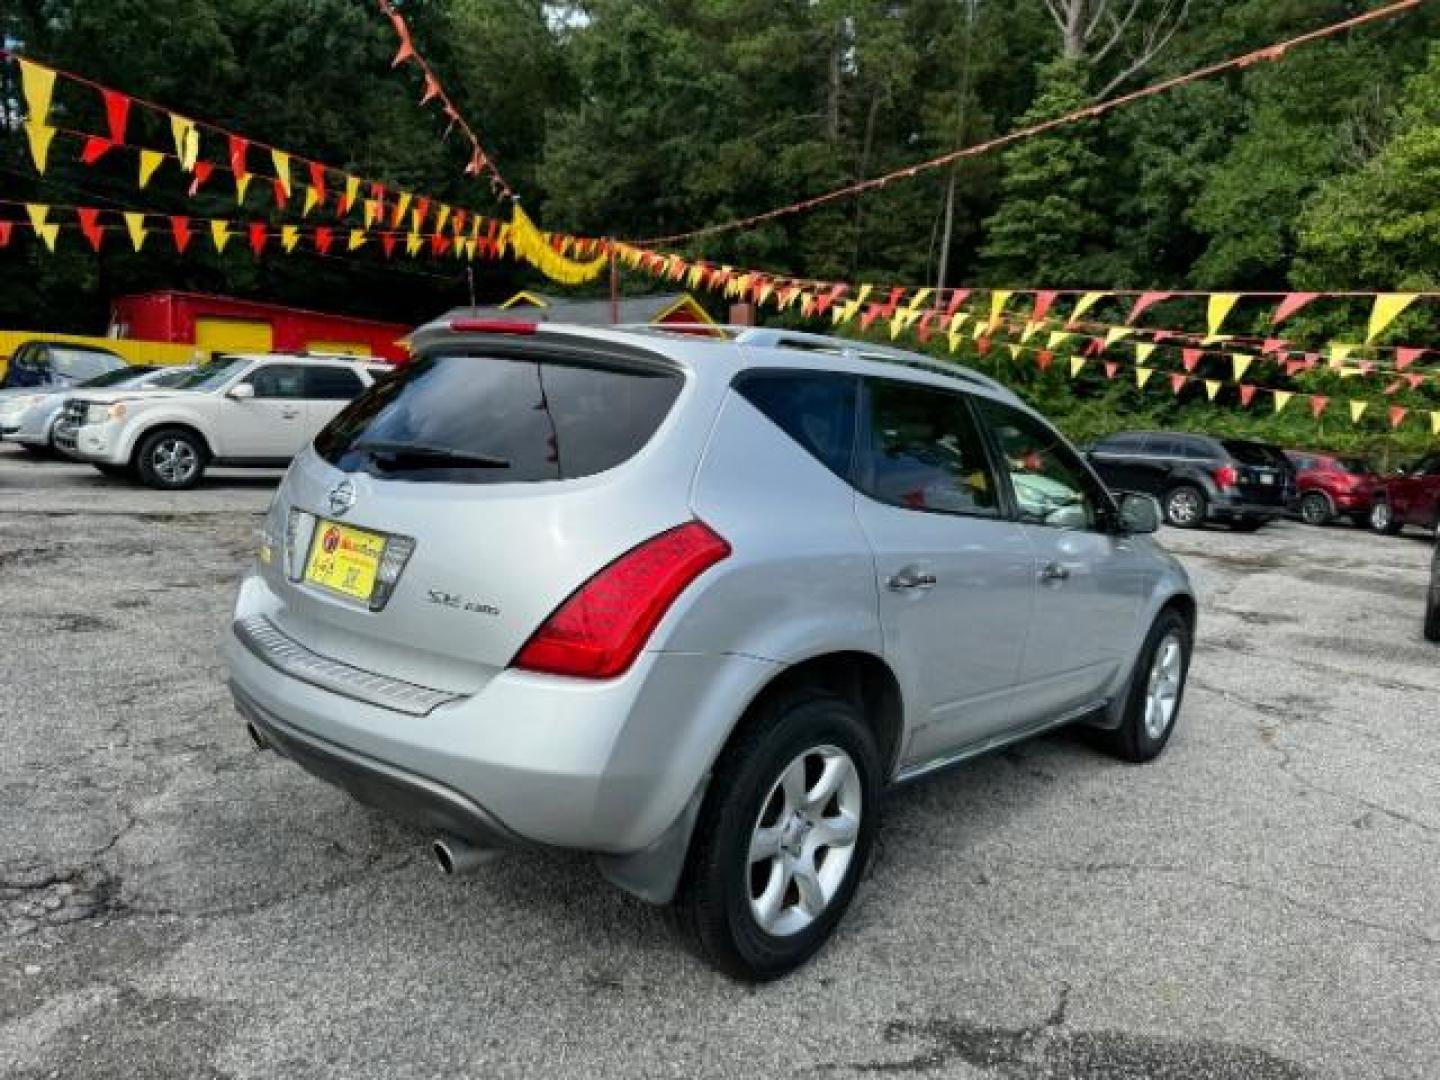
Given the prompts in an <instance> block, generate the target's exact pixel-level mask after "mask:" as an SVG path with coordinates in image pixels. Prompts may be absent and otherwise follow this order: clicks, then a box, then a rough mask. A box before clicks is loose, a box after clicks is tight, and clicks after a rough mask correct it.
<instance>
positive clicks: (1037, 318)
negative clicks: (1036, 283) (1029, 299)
mask: <svg viewBox="0 0 1440 1080" xmlns="http://www.w3.org/2000/svg"><path fill="white" fill-rule="evenodd" d="M1056 295H1057V293H1056V292H1055V290H1054V289H1045V290H1044V291H1042V292H1037V293H1036V294H1035V310H1034V312H1032V313H1031V315H1030V321H1031V322H1044V321H1045V316H1046V315H1048V314H1049V313H1050V308H1051V306H1052V305H1053V304H1054V303H1055V297H1056Z"/></svg>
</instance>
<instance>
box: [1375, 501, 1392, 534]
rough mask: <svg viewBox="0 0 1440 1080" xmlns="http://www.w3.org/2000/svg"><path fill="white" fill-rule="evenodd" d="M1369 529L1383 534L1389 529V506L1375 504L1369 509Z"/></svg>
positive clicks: (1380, 503) (1382, 503)
mask: <svg viewBox="0 0 1440 1080" xmlns="http://www.w3.org/2000/svg"><path fill="white" fill-rule="evenodd" d="M1370 527H1371V528H1372V529H1374V530H1375V531H1376V532H1384V531H1385V530H1386V529H1388V528H1389V527H1390V504H1389V503H1387V502H1377V503H1376V504H1375V505H1374V506H1372V507H1371V508H1370Z"/></svg>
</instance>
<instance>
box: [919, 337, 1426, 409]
mask: <svg viewBox="0 0 1440 1080" xmlns="http://www.w3.org/2000/svg"><path fill="white" fill-rule="evenodd" d="M945 336H946V337H947V338H948V339H949V341H950V351H951V352H952V353H953V352H955V351H956V350H958V349H959V348H960V342H961V340H962V339H961V337H960V335H959V334H957V333H956V332H955V331H953V330H951V331H950V332H949V333H947V334H946V335H945ZM1435 415H1436V416H1440V413H1436V414H1435Z"/></svg>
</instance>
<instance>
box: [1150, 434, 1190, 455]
mask: <svg viewBox="0 0 1440 1080" xmlns="http://www.w3.org/2000/svg"><path fill="white" fill-rule="evenodd" d="M1183 447H1184V443H1182V442H1181V441H1180V440H1179V439H1172V438H1169V437H1168V436H1165V435H1152V436H1151V437H1150V442H1149V443H1148V444H1147V445H1146V448H1145V449H1146V452H1147V453H1148V454H1150V455H1151V456H1152V457H1180V456H1181V454H1182V452H1183Z"/></svg>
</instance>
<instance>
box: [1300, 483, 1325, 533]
mask: <svg viewBox="0 0 1440 1080" xmlns="http://www.w3.org/2000/svg"><path fill="white" fill-rule="evenodd" d="M1300 516H1301V517H1302V518H1304V519H1305V524H1306V525H1324V524H1325V522H1327V521H1329V520H1330V504H1329V503H1328V502H1326V501H1325V496H1324V495H1320V494H1317V493H1315V492H1313V491H1312V492H1311V493H1310V494H1309V495H1306V496H1305V497H1304V498H1303V499H1301V500H1300Z"/></svg>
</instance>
